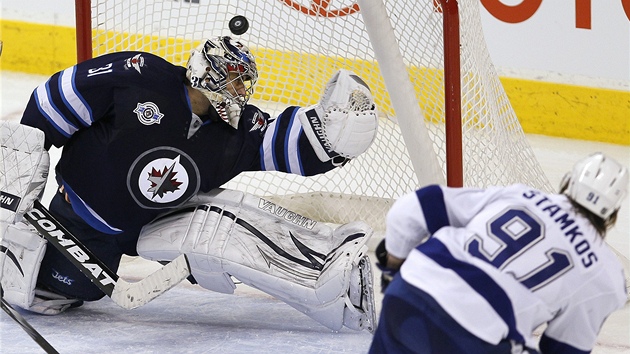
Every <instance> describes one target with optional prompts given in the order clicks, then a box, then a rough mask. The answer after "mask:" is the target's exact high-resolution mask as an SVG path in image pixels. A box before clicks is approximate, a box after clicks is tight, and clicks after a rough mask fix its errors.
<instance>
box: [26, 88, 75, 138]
mask: <svg viewBox="0 0 630 354" xmlns="http://www.w3.org/2000/svg"><path fill="white" fill-rule="evenodd" d="M38 91H40V90H39V89H35V91H33V96H34V97H35V104H36V105H37V109H38V110H39V113H41V114H42V115H43V116H44V117H46V120H47V121H48V122H49V123H50V124H51V125H52V126H53V127H55V129H56V130H57V131H58V132H59V134H61V135H63V136H65V137H66V138H69V137H70V136H71V135H72V134H73V133H74V132H66V131H65V130H64V129H63V128H62V127H60V126H59V125H58V124H57V123H56V121H55V120H54V119H53V118H52V117H51V116H50V115H49V114H48V112H47V111H46V110H45V109H44V107H42V105H41V104H40V102H41V100H40V97H39V93H38ZM43 93H44V94H45V93H46V92H43Z"/></svg>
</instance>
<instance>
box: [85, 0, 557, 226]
mask: <svg viewBox="0 0 630 354" xmlns="http://www.w3.org/2000/svg"><path fill="white" fill-rule="evenodd" d="M441 1H442V0H440V1H438V0H418V1H408V0H377V1H374V0H359V1H358V2H352V0H345V1H328V0H310V1H308V0H239V1H229V0H212V1H210V0H187V1H173V0H163V1H162V0H137V1H123V0H91V1H90V0H76V5H77V42H78V45H79V46H78V56H79V60H82V59H86V58H89V57H93V56H98V55H101V54H105V53H109V52H114V51H122V50H141V51H148V52H152V53H155V54H158V55H160V56H162V57H164V58H165V59H167V60H168V61H170V62H172V63H175V64H180V65H185V63H186V60H187V58H188V53H189V52H190V51H191V49H192V48H194V47H195V46H196V45H197V44H198V43H199V42H200V41H201V40H202V39H204V38H208V37H215V36H219V35H231V34H230V31H229V29H228V22H229V21H230V19H231V18H232V17H233V16H235V15H243V16H245V17H246V18H247V19H248V20H249V23H250V28H249V30H248V31H247V32H246V33H244V34H242V35H240V36H236V35H232V36H233V37H235V38H239V39H241V40H242V41H244V43H246V44H247V45H248V46H249V47H250V49H252V52H253V53H254V55H255V56H256V61H257V64H258V69H259V75H260V79H259V81H258V84H257V87H256V93H255V95H254V99H253V101H251V103H254V104H256V105H258V106H259V107H260V108H262V109H263V110H265V111H267V112H269V113H270V114H272V116H273V115H274V114H277V113H279V112H281V111H282V110H283V109H284V107H286V106H288V105H300V106H306V105H310V104H314V103H316V102H317V101H318V99H319V96H320V94H321V93H322V89H323V87H324V85H325V83H326V82H327V81H328V79H329V78H330V77H331V76H332V75H333V73H334V72H335V71H336V70H338V69H340V68H345V69H349V70H351V71H354V72H355V73H357V74H359V75H360V76H361V77H362V78H364V79H365V81H366V82H367V83H368V84H369V86H370V87H371V89H372V92H373V94H374V97H375V101H376V104H377V107H378V110H379V116H380V122H379V132H378V137H377V139H376V141H375V142H374V144H373V145H372V147H371V148H370V150H369V151H368V152H367V153H365V154H363V155H362V156H360V157H358V158H356V159H354V160H352V161H351V162H349V163H348V164H346V165H345V166H344V167H343V168H339V169H335V170H333V171H331V172H329V173H326V174H323V175H319V176H315V177H309V178H304V177H300V176H295V175H289V174H283V173H270V172H262V173H261V172H257V173H250V172H248V173H243V174H241V175H240V176H238V177H237V178H236V179H235V180H233V181H230V182H229V183H227V184H226V185H225V186H224V187H226V188H233V189H239V190H243V191H246V192H249V193H253V194H256V195H259V196H261V197H263V198H266V199H269V200H271V201H273V202H275V203H276V204H277V205H278V206H279V208H278V209H277V212H278V213H280V212H283V209H282V208H288V209H290V210H292V211H294V212H297V213H299V214H301V215H303V216H306V217H309V218H312V219H315V220H319V221H325V222H331V223H337V224H341V223H346V222H349V221H353V220H364V221H366V222H368V223H370V224H371V226H372V227H373V228H374V229H375V230H376V231H381V230H382V229H383V227H384V220H385V215H386V213H387V210H388V209H389V207H390V206H391V204H392V203H393V201H394V200H395V199H396V198H397V197H399V196H401V195H403V194H405V193H408V192H411V191H413V190H415V189H417V188H418V187H421V186H423V185H427V184H430V183H445V182H446V181H447V176H449V178H448V179H449V184H451V185H457V184H462V182H463V185H466V186H477V187H485V186H489V185H507V184H511V183H515V182H520V183H526V184H530V185H533V186H535V187H538V188H541V189H544V190H548V191H550V190H552V188H551V187H550V186H549V182H548V180H547V178H546V177H545V174H544V172H543V171H542V169H541V167H540V165H539V163H538V161H537V160H536V158H535V156H534V154H533V151H532V149H531V147H530V146H529V144H528V142H527V140H526V137H525V136H524V134H523V131H522V128H521V126H520V124H519V122H518V120H517V117H516V115H515V114H514V111H513V110H512V108H511V105H510V102H509V100H508V98H507V96H506V94H505V92H504V90H503V88H502V86H501V83H500V81H499V77H498V75H497V73H496V71H495V69H494V67H493V65H492V62H491V60H490V57H489V54H488V52H487V49H486V45H485V41H484V36H483V32H482V26H481V20H480V13H479V12H480V9H479V6H480V5H479V2H478V1H477V0H460V1H458V2H457V3H456V2H454V1H444V3H445V4H447V5H445V6H444V8H443V6H442V4H441ZM448 3H450V4H448ZM453 5H458V6H455V8H456V10H455V11H456V12H455V14H454V16H455V18H453V17H451V18H450V19H451V20H450V21H448V20H447V21H446V26H445V25H444V23H445V17H446V16H453V13H452V12H453V11H451V10H452V9H451V10H449V9H448V8H447V7H448V6H453ZM445 10H447V11H445ZM453 26H455V27H453ZM459 29H461V31H459ZM445 33H446V34H445ZM453 33H455V34H453ZM458 33H459V34H458ZM457 37H459V39H460V41H459V42H458V41H457V40H458V38H457ZM445 38H446V39H447V43H451V44H450V48H451V49H452V48H455V51H456V52H459V53H461V55H459V56H456V57H455V59H453V57H452V55H451V57H450V58H448V54H447V59H448V60H446V61H445V45H444V39H445ZM449 41H450V42H449ZM453 41H454V42H453ZM453 43H455V44H453ZM448 46H449V44H447V47H446V48H447V50H446V52H447V53H448V48H449V47H448ZM458 49H459V50H458ZM451 53H452V51H451ZM456 54H458V53H456ZM453 65H455V67H456V68H458V69H460V70H459V71H460V75H461V79H459V78H457V77H455V78H454V79H453V78H452V76H451V74H449V70H448V69H449V68H451V69H452V68H453ZM445 68H446V69H447V70H445ZM445 71H446V75H445ZM451 72H452V70H451ZM445 85H446V87H447V88H448V89H447V90H445ZM460 89H461V91H460ZM454 91H455V92H461V100H460V99H459V98H458V97H457V95H455V96H452V93H453V92H454ZM453 97H455V98H453ZM453 102H455V111H460V107H461V121H459V119H460V118H459V117H456V119H455V121H456V125H455V128H452V127H449V125H448V124H447V120H446V119H447V116H449V113H448V112H447V108H445V106H446V107H448V105H449V104H453ZM451 107H452V106H451ZM451 111H453V110H452V109H451ZM451 113H452V112H451ZM456 113H459V112H456ZM460 122H461V123H460ZM458 124H461V128H459V127H458ZM460 132H461V134H460ZM452 133H454V135H452V136H454V138H451V140H447V136H450V135H449V134H452ZM453 139H454V140H453ZM453 144H454V145H453ZM447 146H450V147H451V148H449V151H448V153H447ZM453 146H454V148H452V147H453ZM460 146H461V148H460ZM459 161H461V163H459ZM453 162H454V163H453ZM447 166H448V169H447ZM457 170H459V172H457ZM453 173H455V177H454V178H453V180H454V182H452V181H451V175H452V174H453ZM458 173H459V175H458ZM458 176H459V177H458ZM458 178H459V179H460V182H458Z"/></svg>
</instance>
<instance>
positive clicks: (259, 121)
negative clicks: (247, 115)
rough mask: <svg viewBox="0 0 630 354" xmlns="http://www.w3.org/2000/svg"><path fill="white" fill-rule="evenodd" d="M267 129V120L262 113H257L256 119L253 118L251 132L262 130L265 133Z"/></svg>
mask: <svg viewBox="0 0 630 354" xmlns="http://www.w3.org/2000/svg"><path fill="white" fill-rule="evenodd" d="M266 128H267V120H266V119H265V118H264V117H263V116H262V114H260V112H256V113H255V114H254V117H253V118H252V128H251V129H250V130H249V131H250V132H253V131H254V130H260V131H261V132H264V131H265V129H266Z"/></svg>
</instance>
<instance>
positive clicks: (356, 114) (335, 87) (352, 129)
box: [297, 70, 378, 161]
mask: <svg viewBox="0 0 630 354" xmlns="http://www.w3.org/2000/svg"><path fill="white" fill-rule="evenodd" d="M297 117H298V118H299V120H300V123H301V124H302V126H303V128H304V133H305V134H306V136H307V138H308V140H309V142H310V143H311V145H312V146H313V149H314V150H315V153H316V154H317V157H318V158H319V159H320V160H321V161H328V160H330V159H332V158H334V157H336V156H343V157H346V158H350V159H352V158H355V157H357V156H359V155H360V154H362V153H364V152H365V151H366V150H367V149H368V148H369V147H370V145H371V144H372V142H373V141H374V139H375V137H376V132H377V128H378V117H377V114H376V108H375V105H374V99H373V98H372V93H371V92H370V89H369V87H368V86H367V84H366V83H365V82H364V81H363V80H362V79H361V78H360V77H358V76H357V75H355V74H353V73H352V72H350V71H348V70H339V71H338V72H337V73H336V74H335V75H334V76H333V78H332V79H331V80H330V81H329V82H328V83H327V84H326V88H325V90H324V94H323V95H322V98H321V100H320V102H319V103H318V104H316V105H314V106H311V107H306V108H301V109H300V110H298V114H297Z"/></svg>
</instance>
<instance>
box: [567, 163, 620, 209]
mask: <svg viewBox="0 0 630 354" xmlns="http://www.w3.org/2000/svg"><path fill="white" fill-rule="evenodd" d="M560 185H561V187H562V188H563V189H564V188H566V190H565V192H564V193H565V194H566V195H568V196H569V197H570V198H571V199H573V200H574V201H575V202H576V203H578V204H580V205H581V206H583V207H584V208H586V209H588V210H589V211H591V212H593V213H594V214H595V215H597V216H599V217H600V218H602V219H607V218H608V217H609V216H610V215H612V214H613V213H614V212H615V211H617V210H618V209H619V208H620V207H621V202H622V201H623V199H624V197H625V196H626V194H627V193H628V169H627V168H626V167H624V166H622V165H621V164H619V163H618V162H617V161H615V160H613V159H611V158H609V157H606V156H605V155H604V154H602V153H596V154H593V155H591V156H589V157H587V158H585V159H583V160H581V161H578V162H577V163H576V164H575V166H574V167H573V170H572V171H571V172H569V173H567V174H566V175H565V176H564V179H563V181H562V182H561V184H560Z"/></svg>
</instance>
